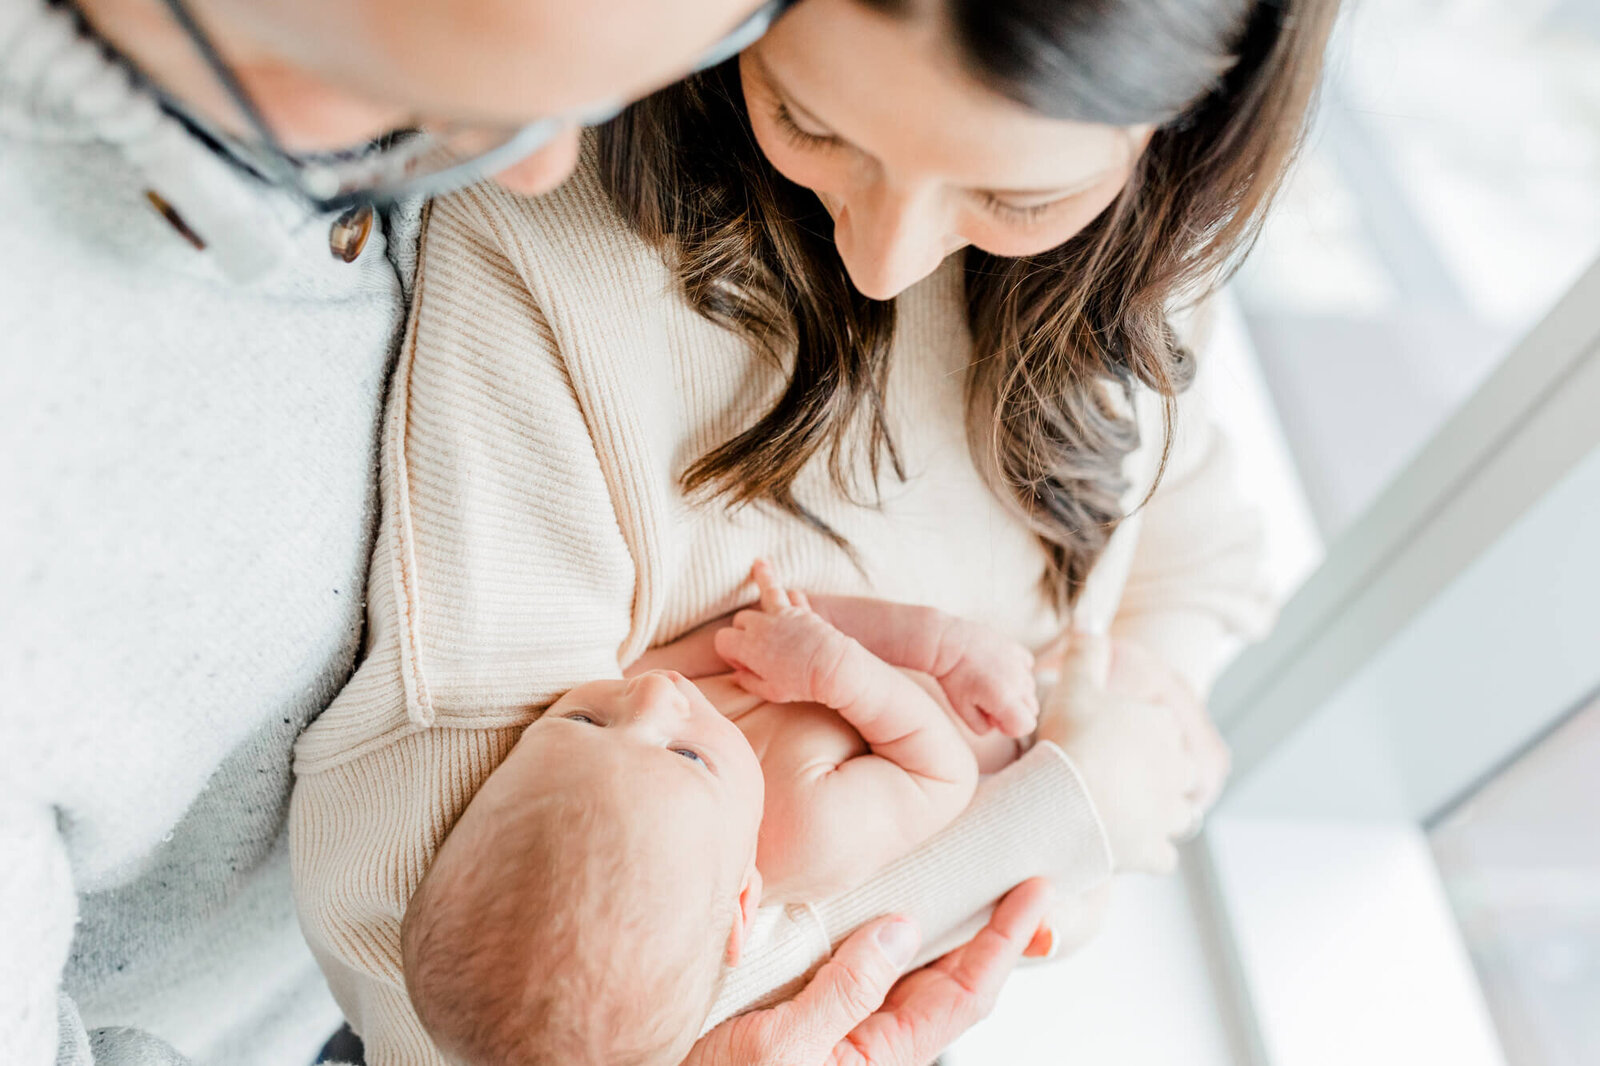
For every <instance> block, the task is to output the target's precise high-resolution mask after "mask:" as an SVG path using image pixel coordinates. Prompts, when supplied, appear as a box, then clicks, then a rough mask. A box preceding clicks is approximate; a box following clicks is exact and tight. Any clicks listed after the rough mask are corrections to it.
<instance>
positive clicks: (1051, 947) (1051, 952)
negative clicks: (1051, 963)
mask: <svg viewBox="0 0 1600 1066" xmlns="http://www.w3.org/2000/svg"><path fill="white" fill-rule="evenodd" d="M1055 957H1056V931H1055V930H1054V929H1051V928H1050V927H1048V926H1046V927H1045V930H1044V954H1043V955H1041V956H1040V958H1045V959H1053V958H1055Z"/></svg>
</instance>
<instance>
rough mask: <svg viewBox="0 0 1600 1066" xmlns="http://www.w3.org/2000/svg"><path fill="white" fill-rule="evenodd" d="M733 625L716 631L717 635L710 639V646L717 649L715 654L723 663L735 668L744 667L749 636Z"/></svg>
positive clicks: (736, 622) (736, 623) (736, 620)
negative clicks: (720, 657)
mask: <svg viewBox="0 0 1600 1066" xmlns="http://www.w3.org/2000/svg"><path fill="white" fill-rule="evenodd" d="M737 625H738V619H735V620H734V625H731V626H726V627H724V628H722V629H719V630H717V635H716V636H714V637H712V638H711V646H712V647H714V648H716V649H717V654H718V655H720V656H722V659H723V661H724V662H726V663H727V664H728V665H729V666H732V667H735V668H743V667H744V666H746V659H747V655H746V653H747V651H748V650H749V647H750V634H748V633H746V632H745V631H744V630H743V629H739V628H736V627H737Z"/></svg>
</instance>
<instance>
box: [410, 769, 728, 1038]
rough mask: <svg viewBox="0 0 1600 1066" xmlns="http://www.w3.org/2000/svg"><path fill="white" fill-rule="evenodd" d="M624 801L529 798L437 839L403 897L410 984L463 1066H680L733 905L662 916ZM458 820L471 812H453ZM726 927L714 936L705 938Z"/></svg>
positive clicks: (434, 1034) (712, 979)
mask: <svg viewBox="0 0 1600 1066" xmlns="http://www.w3.org/2000/svg"><path fill="white" fill-rule="evenodd" d="M627 815H628V811H627V810H626V809H625V807H624V805H623V804H622V803H621V802H620V801H618V802H616V803H611V802H607V800H606V798H605V797H603V796H602V797H596V796H592V795H563V794H552V795H545V796H539V797H536V798H534V799H532V800H530V801H529V802H528V803H526V804H518V805H516V807H515V808H514V809H511V810H497V811H494V812H489V813H488V816H487V817H484V818H480V819H474V820H472V823H471V824H469V825H468V826H467V829H468V831H467V833H465V834H463V833H462V832H461V825H459V824H458V827H457V830H456V831H455V832H453V833H452V834H451V835H450V837H449V838H447V839H446V841H445V843H444V845H443V846H442V847H441V848H440V850H439V854H438V855H437V857H436V858H435V860H434V863H433V866H432V867H431V868H430V869H429V871H428V874H427V876H425V877H424V878H423V880H422V884H421V885H420V886H419V887H418V889H417V891H416V893H415V895H413V896H412V898H411V902H410V904H409V905H408V906H407V908H406V915H405V922H404V924H403V927H402V932H401V956H402V962H403V966H404V970H405V980H406V989H407V991H408V992H409V994H410V996H411V1002H412V1005H413V1006H414V1007H415V1008H416V1011H417V1015H418V1017H419V1018H420V1019H421V1020H422V1024H423V1027H424V1028H425V1029H426V1030H427V1031H428V1035H429V1036H430V1037H431V1038H432V1039H433V1041H434V1043H435V1044H437V1045H438V1047H439V1049H440V1051H442V1052H443V1053H444V1054H445V1056H446V1057H447V1058H448V1059H449V1060H450V1061H451V1062H453V1063H456V1064H458V1066H658V1064H659V1066H676V1064H677V1063H678V1062H680V1061H682V1059H683V1057H684V1055H686V1054H687V1052H688V1050H689V1048H690V1047H691V1046H692V1044H693V1042H694V1039H695V1037H696V1036H698V1034H699V1031H700V1028H701V1026H702V1025H703V1024H704V1022H705V1018H706V1016H707V1014H708V1013H709V1012H710V1009H711V1004H712V1001H713V1000H714V998H715V996H716V993H717V989H718V985H719V983H720V974H721V962H722V952H723V950H724V948H725V946H726V938H727V934H728V932H729V930H731V928H732V921H733V914H732V905H731V903H723V904H721V905H719V903H718V901H717V900H715V899H711V898H708V899H707V901H706V903H707V910H706V913H704V914H665V915H664V914H663V913H662V911H661V906H660V903H659V898H660V897H659V893H657V892H656V891H655V890H654V887H653V886H654V885H655V884H657V883H659V878H660V877H661V876H663V875H665V876H670V875H671V874H672V873H673V871H660V870H656V871H652V870H648V869H642V868H641V866H640V863H639V862H638V861H637V853H638V852H639V851H641V850H643V851H648V850H649V849H648V848H642V849H641V848H638V847H637V846H636V845H638V843H639V841H637V840H636V839H635V837H636V836H637V834H636V833H631V832H630V826H631V820H630V819H629V818H628V816H627ZM462 822H463V823H467V822H468V819H467V818H465V817H464V818H463V819H462ZM708 931H720V933H721V935H720V936H716V935H706V934H707V933H708Z"/></svg>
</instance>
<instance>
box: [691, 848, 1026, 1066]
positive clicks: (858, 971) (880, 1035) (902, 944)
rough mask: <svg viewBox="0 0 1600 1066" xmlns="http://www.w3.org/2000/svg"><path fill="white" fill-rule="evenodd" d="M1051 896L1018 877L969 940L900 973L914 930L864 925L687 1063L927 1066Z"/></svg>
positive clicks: (982, 997) (976, 1013)
mask: <svg viewBox="0 0 1600 1066" xmlns="http://www.w3.org/2000/svg"><path fill="white" fill-rule="evenodd" d="M1053 895H1054V893H1053V892H1052V890H1051V888H1050V885H1049V883H1048V882H1046V881H1043V880H1040V879H1038V878H1035V879H1034V880H1032V881H1024V882H1023V883H1022V884H1020V885H1018V886H1017V887H1016V888H1014V889H1012V890H1011V892H1010V894H1009V895H1007V896H1006V897H1005V899H1003V900H1001V901H1000V905H999V906H998V907H996V908H995V911H994V915H993V916H992V917H991V918H990V919H989V924H988V925H987V926H985V927H984V928H983V929H982V930H981V931H980V932H979V933H978V935H977V936H975V937H973V938H972V940H971V941H969V942H968V943H967V944H965V945H963V946H962V947H959V948H957V949H956V950H954V951H952V952H950V954H948V955H945V956H944V957H943V958H941V959H939V960H938V961H936V962H934V963H931V964H929V965H928V966H925V967H923V968H922V969H920V970H916V971H914V972H912V973H910V974H907V975H906V976H905V977H903V978H901V977H900V971H901V970H902V969H903V968H904V967H905V965H906V963H908V962H910V961H911V958H912V956H914V955H915V954H916V951H917V943H918V935H917V933H916V930H915V929H914V928H913V927H912V926H911V924H910V923H909V922H907V921H905V920H904V919H900V918H882V919H879V920H878V921H876V922H873V923H871V924H869V925H866V926H863V927H862V928H861V929H858V930H857V931H856V932H855V933H854V934H852V935H851V937H850V939H848V940H846V941H845V942H844V943H843V944H841V945H839V950H838V951H836V952H834V955H833V958H831V959H829V960H828V962H827V963H825V964H824V965H823V967H822V969H820V970H818V971H817V975H816V976H815V977H813V978H812V979H811V983H810V984H809V985H807V986H806V987H805V989H804V990H803V991H801V993H800V994H799V995H798V996H796V997H795V998H794V999H792V1000H790V1001H789V1002H787V1003H780V1004H778V1005H777V1006H776V1007H772V1008H769V1009H767V1010H760V1011H751V1012H750V1013H749V1014H741V1015H740V1016H739V1017H737V1018H732V1019H729V1020H728V1021H726V1022H723V1023H722V1024H721V1025H719V1026H717V1027H716V1028H715V1029H713V1030H711V1032H709V1033H707V1034H706V1035H705V1036H703V1037H701V1038H700V1042H699V1043H697V1044H696V1045H695V1046H694V1050H693V1051H692V1052H690V1053H689V1057H688V1058H687V1059H686V1060H685V1061H684V1066H923V1064H924V1063H926V1062H928V1061H929V1060H931V1059H932V1058H933V1057H934V1056H935V1055H937V1054H938V1053H939V1052H940V1051H941V1050H943V1049H944V1048H945V1046H946V1045H948V1044H949V1043H950V1042H951V1041H952V1040H954V1039H955V1038H956V1037H957V1036H960V1035H961V1034H962V1033H963V1032H965V1031H966V1030H967V1029H968V1028H969V1027H970V1026H971V1025H972V1024H973V1023H974V1022H976V1021H978V1020H979V1019H981V1018H983V1017H984V1016H985V1015H987V1014H988V1013H989V1011H990V1009H992V1008H993V1006H994V1001H995V997H996V996H997V995H998V994H999V991H1000V986H1001V985H1002V984H1004V983H1005V979H1006V978H1007V977H1008V976H1009V975H1010V973H1011V970H1012V968H1013V967H1015V966H1016V963H1017V959H1018V958H1020V957H1021V956H1022V953H1023V951H1024V949H1026V948H1027V946H1028V945H1029V943H1030V942H1031V941H1032V940H1033V939H1034V938H1035V935H1036V933H1037V931H1038V929H1039V927H1040V924H1041V922H1042V920H1043V919H1044V916H1045V914H1046V913H1048V911H1049V909H1050V906H1051V902H1052V898H1053ZM897 978H898V981H897Z"/></svg>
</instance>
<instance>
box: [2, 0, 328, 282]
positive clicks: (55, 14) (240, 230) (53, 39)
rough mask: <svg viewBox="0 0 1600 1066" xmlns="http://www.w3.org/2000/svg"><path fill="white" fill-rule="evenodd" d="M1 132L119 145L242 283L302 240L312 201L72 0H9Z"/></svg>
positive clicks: (151, 188)
mask: <svg viewBox="0 0 1600 1066" xmlns="http://www.w3.org/2000/svg"><path fill="white" fill-rule="evenodd" d="M0 137H11V138H16V139H18V140H23V141H34V142H37V143H84V144H87V143H100V144H104V145H107V146H110V147H112V148H113V149H115V150H116V151H117V152H119V153H120V154H121V155H122V156H123V157H124V159H126V160H127V162H128V163H129V164H130V165H131V167H132V168H133V170H134V172H135V173H136V174H137V175H138V178H139V179H140V180H142V181H143V183H144V186H145V187H144V189H143V190H142V191H144V192H146V193H147V194H149V193H153V194H155V199H157V200H159V201H160V202H161V203H162V204H164V205H165V206H166V208H167V209H168V210H170V211H171V212H172V213H174V214H176V215H177V216H178V217H179V218H180V219H181V220H182V225H183V228H186V229H187V230H189V231H190V232H191V233H192V234H193V238H194V239H197V240H198V242H199V243H201V244H203V245H204V252H205V254H206V255H207V256H208V257H210V258H211V259H212V260H213V262H215V264H216V265H217V267H218V268H219V269H220V270H221V271H222V272H223V273H224V274H225V275H227V276H228V277H229V278H231V279H233V280H235V281H240V282H247V281H251V280H254V279H257V278H260V277H263V276H265V275H267V274H269V273H271V272H272V271H273V270H274V269H275V268H277V267H278V266H279V265H281V264H282V263H283V262H284V261H285V260H286V259H288V258H289V257H290V256H291V255H293V254H295V252H296V249H297V247H298V246H300V245H301V242H299V241H298V240H297V239H296V235H297V231H299V230H300V229H301V228H302V227H303V226H304V224H305V222H306V213H305V208H304V207H303V206H302V205H301V204H300V203H299V202H298V201H297V200H295V199H294V198H293V197H291V196H290V195H288V194H287V193H284V192H282V191H281V190H278V189H275V188H272V187H271V186H269V185H267V184H266V183H264V182H262V181H260V180H259V179H257V178H254V177H252V176H251V175H250V174H249V173H247V172H246V170H245V169H243V168H241V167H239V166H238V165H236V164H234V163H231V162H229V161H228V160H226V159H224V158H222V157H221V156H220V155H219V154H218V152H217V151H216V150H215V149H214V148H213V147H212V146H210V145H208V144H207V143H206V141H205V140H204V139H203V138H202V137H201V136H200V135H198V134H197V133H196V132H195V127H194V124H193V123H188V122H185V121H183V120H181V119H179V118H178V117H177V116H175V115H174V114H172V113H171V112H170V111H169V110H168V109H167V108H166V107H164V106H163V105H162V103H161V101H160V100H159V98H158V96H157V94H156V93H155V91H154V90H153V89H152V88H150V87H149V86H148V85H146V84H145V83H144V82H143V81H142V80H141V79H140V78H139V77H138V76H137V75H136V74H135V73H134V72H133V71H132V70H131V69H130V68H129V67H128V66H127V65H126V64H124V63H123V62H121V61H120V60H118V59H117V58H115V56H114V55H113V53H112V52H111V50H110V49H109V48H108V47H107V46H106V45H105V44H104V43H103V42H101V41H99V40H98V39H96V38H95V37H94V36H93V35H92V34H91V32H90V31H89V29H88V28H87V26H86V25H85V24H84V23H83V20H82V19H80V18H79V17H78V15H77V14H76V12H74V11H73V10H72V9H71V8H69V7H67V6H66V5H64V4H60V3H52V2H50V0H0Z"/></svg>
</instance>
